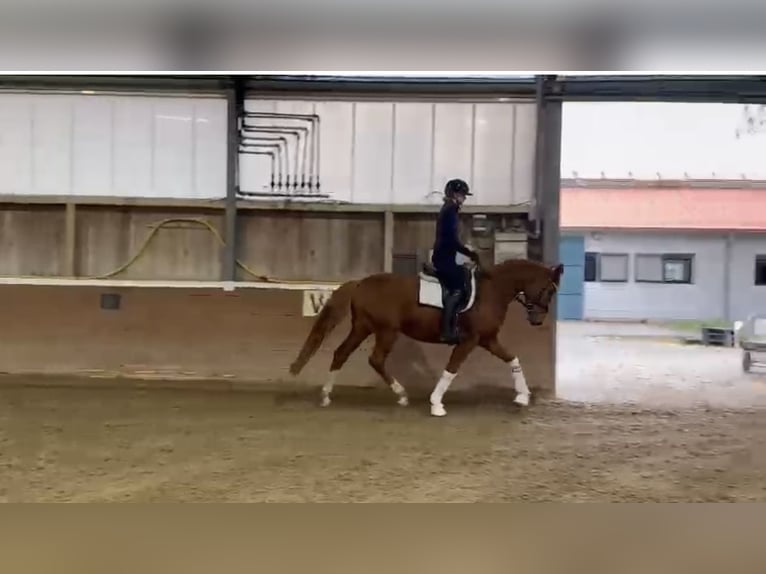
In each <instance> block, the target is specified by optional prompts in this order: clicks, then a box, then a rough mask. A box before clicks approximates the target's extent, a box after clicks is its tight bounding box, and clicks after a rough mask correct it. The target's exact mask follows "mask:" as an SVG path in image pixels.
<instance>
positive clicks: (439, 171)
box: [433, 104, 478, 199]
mask: <svg viewBox="0 0 766 574" xmlns="http://www.w3.org/2000/svg"><path fill="white" fill-rule="evenodd" d="M472 146H473V106H472V105H471V104H436V128H435V139H434V152H433V153H434V167H433V174H434V185H435V187H436V189H438V190H441V189H442V188H443V187H444V184H445V183H446V182H447V181H448V180H450V179H453V178H456V177H459V178H461V179H464V180H466V181H467V182H468V184H469V185H471V179H472V178H471V162H472V157H471V154H472V151H471V148H472ZM477 199H478V198H477Z"/></svg>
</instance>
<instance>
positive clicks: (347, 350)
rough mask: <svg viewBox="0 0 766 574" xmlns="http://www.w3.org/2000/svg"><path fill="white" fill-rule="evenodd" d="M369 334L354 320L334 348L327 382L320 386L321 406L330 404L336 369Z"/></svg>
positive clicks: (341, 365) (337, 369) (336, 374)
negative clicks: (349, 330) (349, 329)
mask: <svg viewBox="0 0 766 574" xmlns="http://www.w3.org/2000/svg"><path fill="white" fill-rule="evenodd" d="M369 336H370V331H369V330H367V329H366V328H365V327H362V326H361V325H360V324H358V323H357V322H356V321H354V322H353V324H352V326H351V332H350V333H349V334H348V335H347V336H346V338H345V339H344V340H343V342H342V343H341V344H340V345H338V348H337V349H335V353H334V354H333V356H332V363H331V364H330V375H329V376H328V377H327V382H326V383H325V384H324V386H323V387H322V403H321V404H322V406H323V407H327V406H329V405H330V402H331V399H330V395H331V394H332V388H333V386H335V379H336V378H337V376H338V371H339V370H340V369H341V368H342V367H343V365H344V364H345V363H346V361H348V358H349V357H350V356H351V353H353V352H354V351H356V350H357V348H359V345H361V344H362V343H363V342H364V340H365V339H366V338H367V337H369Z"/></svg>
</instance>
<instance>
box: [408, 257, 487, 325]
mask: <svg viewBox="0 0 766 574" xmlns="http://www.w3.org/2000/svg"><path fill="white" fill-rule="evenodd" d="M418 277H419V279H420V289H419V298H418V299H419V303H420V304H421V305H426V306H428V307H436V308H439V309H441V308H443V305H442V301H443V300H444V286H443V285H442V283H441V281H439V278H438V277H437V276H436V268H435V267H434V266H433V264H432V263H431V262H430V261H426V262H425V263H423V265H422V267H421V270H420V273H418ZM475 299H476V270H475V269H470V270H469V272H468V273H467V277H466V284H465V285H464V286H463V297H462V301H461V302H460V306H459V307H458V312H459V313H465V312H466V311H468V310H469V309H470V308H471V307H472V306H473V303H474V300H475Z"/></svg>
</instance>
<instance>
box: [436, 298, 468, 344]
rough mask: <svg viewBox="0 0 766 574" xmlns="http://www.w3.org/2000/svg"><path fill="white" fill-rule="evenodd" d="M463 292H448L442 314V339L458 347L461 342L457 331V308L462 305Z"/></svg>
mask: <svg viewBox="0 0 766 574" xmlns="http://www.w3.org/2000/svg"><path fill="white" fill-rule="evenodd" d="M462 294H463V293H462V292H461V291H459V290H456V291H448V292H447V293H446V294H445V297H444V311H443V312H442V330H441V331H442V332H441V339H442V341H443V342H445V343H449V344H450V345H457V344H458V343H459V342H460V337H459V333H458V331H457V308H458V305H459V304H460V299H461V296H462Z"/></svg>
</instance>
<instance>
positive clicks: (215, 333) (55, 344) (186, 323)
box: [0, 285, 554, 397]
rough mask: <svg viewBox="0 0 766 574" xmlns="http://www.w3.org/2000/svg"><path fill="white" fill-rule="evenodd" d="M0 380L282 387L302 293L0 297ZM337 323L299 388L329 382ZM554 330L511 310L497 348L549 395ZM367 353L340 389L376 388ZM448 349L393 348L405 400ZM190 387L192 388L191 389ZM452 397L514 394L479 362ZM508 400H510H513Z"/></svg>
mask: <svg viewBox="0 0 766 574" xmlns="http://www.w3.org/2000/svg"><path fill="white" fill-rule="evenodd" d="M104 292H108V293H120V294H121V295H122V305H121V308H120V309H119V310H102V309H101V308H100V306H99V301H100V294H101V293H104ZM0 314H2V317H3V320H4V324H5V326H6V328H4V329H2V330H0V372H11V373H48V374H75V375H85V376H92V375H95V376H100V377H103V376H115V375H127V376H135V377H139V378H150V377H168V378H182V379H183V378H187V379H188V378H194V379H206V380H211V379H212V380H221V381H235V382H237V381H244V382H252V383H269V382H280V381H287V380H290V376H289V374H288V372H287V368H288V366H289V364H290V362H291V361H292V360H293V358H294V357H295V355H296V354H297V352H298V350H299V348H300V346H301V344H302V343H303V340H304V338H305V336H306V335H307V333H308V331H309V329H310V327H311V323H312V320H313V318H304V317H303V316H302V293H301V291H288V290H279V289H274V290H262V289H242V290H237V291H235V292H233V293H226V292H224V291H222V290H205V289H152V288H119V289H115V288H111V289H103V288H94V287H38V286H21V285H11V286H9V285H3V286H0ZM347 330H348V322H345V323H343V324H342V325H341V326H340V327H339V328H338V330H337V331H336V332H335V333H334V334H333V335H332V336H331V337H330V339H329V340H328V341H327V342H326V343H325V345H324V346H323V347H322V350H321V352H320V353H319V354H318V355H317V356H316V357H315V359H314V360H313V361H312V362H311V363H310V364H309V365H308V367H307V368H306V370H305V372H304V373H303V374H302V375H301V377H300V379H299V382H301V383H304V384H310V385H320V384H322V383H323V382H324V381H325V380H326V375H327V369H328V367H329V364H330V360H331V354H332V352H333V350H334V348H335V346H337V345H338V344H339V343H340V341H341V340H342V339H343V337H344V336H345V334H346V333H347ZM551 338H552V335H551V325H550V324H549V323H548V324H545V325H543V326H542V327H539V328H533V327H531V326H529V325H528V323H527V322H526V320H525V319H524V316H523V312H522V309H521V307H520V306H519V305H512V306H511V307H510V308H509V313H508V317H507V320H506V323H505V327H504V330H503V333H502V338H501V339H502V340H503V341H504V343H505V344H506V345H507V347H508V348H509V349H512V350H513V351H514V352H515V353H517V354H518V355H519V357H520V361H521V362H522V366H523V367H524V369H525V372H526V376H527V379H528V382H529V384H530V386H532V387H537V388H539V389H542V390H552V389H553V388H554V384H553V364H552V361H551V352H552V349H551V347H550V345H549V344H548V343H549V341H550V340H551ZM371 346H372V341H371V340H370V341H368V342H367V343H365V345H363V346H362V347H361V348H360V350H359V351H357V353H356V354H355V355H354V356H353V357H352V359H351V360H350V361H349V363H348V364H347V366H346V367H345V368H344V369H343V371H342V372H341V375H340V377H339V383H340V384H346V385H363V386H367V385H371V386H372V385H375V386H379V385H381V382H380V381H379V379H378V378H377V375H376V374H375V373H374V372H373V371H372V369H371V368H370V367H369V366H368V364H367V356H368V354H369V352H370V351H371ZM448 354H449V348H447V347H443V346H438V345H421V344H419V343H415V342H413V341H411V340H409V339H406V338H400V340H399V341H398V342H397V345H396V347H395V350H394V352H393V354H392V356H391V359H390V363H389V365H390V368H391V371H392V373H393V374H394V375H395V376H396V377H397V378H398V379H399V380H400V381H401V382H402V384H404V385H405V386H406V387H407V388H408V389H410V390H416V389H424V390H425V389H428V390H429V391H430V389H432V388H433V385H434V384H435V382H436V381H437V380H438V377H439V375H440V373H441V371H442V370H443V369H444V365H445V364H446V361H447V358H448ZM190 384H193V383H190ZM454 386H455V388H456V389H459V388H471V387H481V386H501V387H507V388H509V389H510V388H511V384H510V372H509V370H508V367H507V365H505V364H503V363H502V362H501V361H499V360H497V359H495V358H494V357H491V356H490V355H489V354H488V353H486V352H485V351H483V350H477V351H476V352H475V353H474V355H473V356H472V357H471V358H470V360H469V361H468V362H467V363H466V365H465V367H464V368H463V370H462V371H461V374H460V376H459V377H458V379H456V382H455V385H454ZM510 396H512V395H509V397H510Z"/></svg>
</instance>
